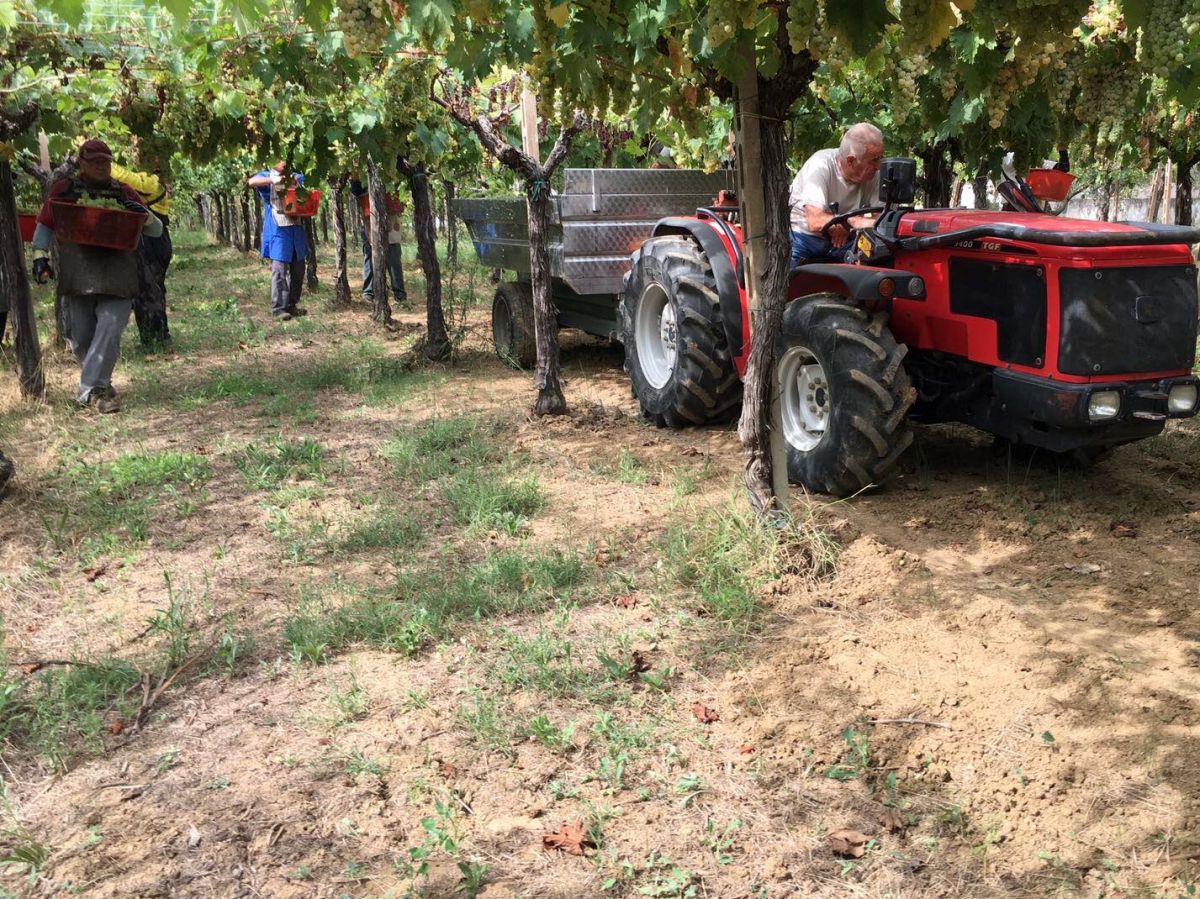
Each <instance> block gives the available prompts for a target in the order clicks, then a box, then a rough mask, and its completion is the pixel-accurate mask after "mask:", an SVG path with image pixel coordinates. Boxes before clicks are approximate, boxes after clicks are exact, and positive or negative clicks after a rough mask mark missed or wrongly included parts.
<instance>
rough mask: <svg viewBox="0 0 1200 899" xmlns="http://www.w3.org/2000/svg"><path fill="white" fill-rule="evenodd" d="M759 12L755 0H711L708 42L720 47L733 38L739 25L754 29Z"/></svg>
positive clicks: (709, 5)
mask: <svg viewBox="0 0 1200 899" xmlns="http://www.w3.org/2000/svg"><path fill="white" fill-rule="evenodd" d="M757 14H758V4H757V3H755V2H754V0H709V4H708V31H707V37H708V42H709V43H710V44H711V45H712V46H714V47H719V46H721V44H723V43H725V42H726V41H728V40H732V39H733V36H734V34H736V33H737V30H738V28H739V27H741V28H743V29H746V30H752V29H753V28H754V20H755V17H756V16H757Z"/></svg>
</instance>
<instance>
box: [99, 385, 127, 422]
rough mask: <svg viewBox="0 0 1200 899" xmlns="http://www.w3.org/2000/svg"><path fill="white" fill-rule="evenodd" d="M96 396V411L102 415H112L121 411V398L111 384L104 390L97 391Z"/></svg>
mask: <svg viewBox="0 0 1200 899" xmlns="http://www.w3.org/2000/svg"><path fill="white" fill-rule="evenodd" d="M94 395H95V397H96V411H97V412H99V413H100V414H101V415H111V414H112V413H114V412H120V411H121V398H120V397H118V396H117V391H116V390H114V389H113V387H112V385H111V384H110V385H109V386H108V387H105V388H104V389H103V390H100V391H97V392H96V393H95V394H94Z"/></svg>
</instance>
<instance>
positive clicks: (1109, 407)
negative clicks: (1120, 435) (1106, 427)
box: [1088, 390, 1121, 421]
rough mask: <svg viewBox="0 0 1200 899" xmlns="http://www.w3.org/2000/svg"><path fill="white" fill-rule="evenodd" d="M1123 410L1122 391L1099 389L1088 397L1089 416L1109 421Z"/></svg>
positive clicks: (1093, 419)
mask: <svg viewBox="0 0 1200 899" xmlns="http://www.w3.org/2000/svg"><path fill="white" fill-rule="evenodd" d="M1120 411H1121V393H1120V391H1117V390H1097V391H1096V392H1095V393H1093V394H1092V395H1091V396H1090V397H1088V418H1090V419H1091V420H1092V421H1107V420H1108V419H1110V418H1116V417H1117V413H1118V412H1120Z"/></svg>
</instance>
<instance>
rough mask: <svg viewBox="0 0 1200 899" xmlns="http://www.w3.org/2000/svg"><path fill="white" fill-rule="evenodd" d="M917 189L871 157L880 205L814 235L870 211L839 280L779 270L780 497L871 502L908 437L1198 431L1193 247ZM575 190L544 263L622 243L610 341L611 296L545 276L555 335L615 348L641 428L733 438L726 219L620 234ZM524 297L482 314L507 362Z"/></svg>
mask: <svg viewBox="0 0 1200 899" xmlns="http://www.w3.org/2000/svg"><path fill="white" fill-rule="evenodd" d="M579 171H591V172H593V173H594V172H596V171H603V170H579ZM642 174H644V175H645V174H650V173H642ZM914 180H915V165H914V163H913V162H912V160H907V159H888V160H884V161H883V165H882V167H881V171H880V184H881V190H880V193H881V196H882V203H881V205H880V206H878V207H872V208H870V209H855V210H850V211H847V212H846V213H844V214H842V215H839V216H837V217H836V218H835V219H833V221H831V222H830V223H829V225H828V226H827V227H829V228H832V227H833V226H834V225H837V224H844V223H846V222H848V220H849V219H851V218H853V217H856V216H860V215H863V214H865V213H867V212H870V213H874V214H877V216H878V217H877V218H876V219H875V220H874V221H873V225H872V227H871V228H870V229H868V230H862V231H859V232H857V233H856V234H855V235H854V238H853V241H852V249H851V250H850V251H849V253H848V254H847V261H846V262H845V263H827V262H816V263H811V264H804V263H802V264H800V265H799V266H797V267H796V268H795V269H793V271H792V273H791V279H790V282H789V285H788V297H789V300H788V304H787V307H786V309H785V312H784V321H783V331H782V333H781V334H780V336H779V346H778V350H779V363H778V365H779V368H778V377H779V384H780V388H781V398H782V410H781V413H782V415H781V418H782V424H783V434H784V437H785V439H786V444H787V456H788V474H789V477H790V478H791V480H792V481H793V482H794V483H799V484H802V485H804V487H806V488H807V489H809V490H812V491H816V492H827V493H831V494H834V495H837V496H845V495H849V494H852V493H855V492H857V491H859V490H861V489H863V488H865V487H867V486H869V485H871V484H879V483H881V482H882V481H884V480H885V479H886V478H887V477H888V475H889V474H890V473H891V472H892V470H893V468H894V466H895V464H896V462H897V460H898V459H899V458H900V456H901V455H902V454H903V453H904V451H905V449H906V448H907V447H908V446H909V445H910V444H911V443H912V432H911V430H910V427H909V425H910V422H945V421H958V422H964V423H966V424H970V425H973V426H975V427H977V428H980V429H981V430H984V431H987V432H989V433H992V434H995V435H997V436H998V437H1001V438H1003V439H1005V440H1008V441H1010V442H1012V443H1014V444H1024V445H1029V446H1033V447H1040V448H1043V449H1046V450H1049V451H1052V452H1055V453H1062V454H1070V455H1072V456H1073V457H1075V458H1076V459H1079V460H1083V461H1091V460H1093V459H1095V458H1097V457H1098V456H1100V455H1101V454H1103V453H1104V452H1105V451H1106V450H1108V449H1110V448H1111V447H1114V446H1116V445H1119V444H1122V443H1128V442H1130V441H1134V440H1139V439H1142V438H1145V437H1150V436H1153V435H1155V434H1158V433H1159V432H1161V431H1162V429H1163V427H1164V425H1165V423H1166V421H1167V419H1169V418H1185V417H1189V416H1192V415H1195V414H1196V411H1197V378H1196V375H1195V374H1194V373H1193V370H1192V366H1193V363H1194V361H1195V356H1196V330H1197V278H1196V267H1195V265H1194V262H1193V258H1192V254H1191V250H1190V246H1189V245H1190V244H1192V243H1195V242H1197V241H1200V231H1197V230H1194V229H1190V228H1181V227H1176V226H1165V225H1155V224H1148V223H1123V222H1120V223H1110V222H1096V221H1084V220H1078V219H1067V218H1060V217H1056V216H1053V215H1049V214H1046V213H1044V212H1042V211H1041V208H1040V206H1039V204H1038V202H1037V199H1036V198H1035V197H1034V195H1033V192H1032V191H1031V190H1030V188H1029V186H1028V184H1027V183H1026V182H1024V181H1023V180H1021V179H1015V180H1006V181H1005V182H1003V183H1002V185H1001V192H1002V193H1003V194H1004V196H1005V198H1006V200H1007V201H1008V205H1009V206H1010V208H1011V211H1005V212H990V211H976V210H964V209H915V208H913V207H912V206H911V205H908V204H911V202H912V200H913V196H914V188H913V184H914ZM582 193H583V194H584V201H585V202H583V203H582V204H581V208H584V207H586V208H590V209H591V210H592V214H591V216H590V217H588V216H583V218H584V219H586V221H576V220H574V219H572V218H571V217H570V216H569V215H567V213H566V210H567V209H568V208H570V203H569V201H571V200H572V197H571V196H570V195H569V194H568V195H564V196H563V197H562V208H563V214H562V215H561V217H560V218H561V221H559V222H558V224H559V225H560V226H561V229H562V231H561V234H562V245H561V253H560V255H559V256H558V257H553V256H552V262H555V263H556V264H558V265H559V267H560V269H562V270H563V271H566V272H568V273H569V272H570V271H572V269H570V265H571V264H573V262H574V261H578V262H579V264H580V268H579V269H578V271H580V272H583V273H587V272H591V271H594V270H595V269H596V268H597V267H598V266H600V265H601V263H600V262H599V261H598V260H601V259H611V258H617V257H615V256H611V255H610V256H604V255H603V253H602V252H592V254H591V255H588V254H587V252H584V249H581V250H580V251H579V255H574V256H573V255H572V253H571V251H570V247H571V246H572V243H571V242H572V240H577V242H578V245H579V246H580V247H583V248H585V249H586V250H588V251H595V250H601V251H604V252H608V251H609V250H610V248H609V247H607V246H604V247H601V246H599V245H600V244H602V243H603V241H604V240H606V239H607V238H606V237H605V236H604V235H605V234H606V233H607V232H606V231H605V229H617V231H619V233H620V234H621V236H623V237H625V238H626V239H628V238H629V237H630V235H631V234H632V235H634V239H636V241H637V243H635V244H634V245H635V246H636V249H634V250H633V253H632V264H631V266H630V268H629V271H628V273H627V274H625V275H624V283H623V287H622V289H621V291H620V295H619V303H617V304H616V306H617V309H616V312H617V315H616V322H615V323H614V322H613V321H612V318H611V316H609V315H605V314H604V310H605V309H606V308H607V309H612V307H613V305H614V304H613V302H612V300H611V299H610V300H609V302H608V304H607V306H606V305H605V303H604V302H602V301H600V300H599V298H598V297H597V296H596V295H595V294H593V292H592V289H591V288H589V287H586V286H583V287H582V289H580V288H581V286H582V285H583V284H584V283H590V284H594V285H595V286H601V287H602V286H603V285H604V283H605V282H602V281H599V280H597V281H594V282H584V281H583V280H580V281H579V282H578V283H577V284H576V285H575V286H574V287H572V286H568V285H564V284H563V283H562V280H563V279H562V278H560V277H559V275H558V274H556V278H555V300H556V303H557V304H558V308H559V319H560V324H562V325H564V326H570V327H579V328H582V329H583V330H586V331H589V332H590V333H595V334H601V335H603V336H613V337H616V338H617V339H619V340H620V341H621V343H622V344H623V345H624V349H625V367H626V369H627V370H628V372H629V375H630V378H631V379H632V381H633V392H634V395H635V396H636V397H637V399H638V401H639V402H640V404H641V408H642V411H643V413H644V414H645V415H646V416H647V417H648V418H650V419H651V420H653V421H654V422H656V423H658V424H660V425H663V426H670V427H677V426H686V425H704V424H709V423H715V422H723V421H728V420H730V419H731V418H732V417H733V416H734V415H735V414H736V413H737V410H738V408H739V406H740V401H741V378H742V376H743V375H744V374H745V369H746V361H747V356H748V354H749V348H750V318H749V314H748V310H747V302H746V292H745V278H744V264H743V255H742V231H741V227H740V225H739V224H738V216H737V206H736V205H735V204H733V203H721V202H718V205H715V206H711V207H706V208H700V209H698V210H697V211H696V213H695V214H694V215H686V216H683V215H681V216H668V217H664V218H659V219H657V220H656V221H655V222H654V223H653V224H652V225H651V224H650V223H647V226H646V229H644V230H642V231H641V232H638V231H637V229H636V228H634V227H633V223H630V222H623V221H611V220H608V219H606V218H605V213H604V211H603V203H602V202H601V201H602V200H603V199H605V198H604V197H602V196H601V195H600V192H599V191H598V190H597V188H596V180H595V175H594V174H593V180H592V194H591V195H590V200H589V199H588V197H587V195H586V191H582ZM726 196H728V195H726ZM643 199H644V198H643ZM475 202H477V203H478V202H487V201H475ZM589 203H590V206H589ZM613 208H614V209H616V208H619V204H614V206H613ZM465 217H466V218H468V221H469V224H471V227H472V231H473V234H474V235H475V238H476V246H477V247H479V248H480V255H481V257H482V258H484V259H485V260H488V259H489V258H490V259H492V260H496V259H499V256H498V255H497V253H496V245H495V244H489V243H488V239H491V240H493V241H495V240H497V239H498V238H497V235H498V233H499V232H498V231H497V230H496V228H495V225H494V223H491V230H489V228H488V225H489V223H487V222H482V223H481V222H478V221H476V222H471V221H470V218H471V216H470V215H467V216H465ZM484 218H486V216H485V217H484ZM477 225H482V227H481V229H479V230H477V227H476V226H477ZM572 228H578V230H577V231H572ZM502 230H503V229H501V231H502ZM647 230H648V231H649V234H648V236H647V233H646V232H647ZM573 235H574V236H573ZM613 237H614V239H615V235H613ZM481 242H482V243H481ZM501 242H503V241H502V240H501ZM514 244H519V240H517V241H512V242H510V243H509V244H507V245H506V246H507V249H509V250H511V249H512V248H513V245H514ZM488 253H491V254H492V255H491V256H490V257H489V255H488ZM509 258H512V257H511V254H510V255H509ZM564 260H566V261H564ZM589 266H590V268H588V267H589ZM514 267H515V266H514ZM523 283H524V282H521V281H520V280H518V281H516V282H511V283H509V284H505V285H502V287H501V291H500V292H499V293H498V294H497V305H496V306H495V307H494V309H493V330H494V332H495V336H496V343H497V349H498V351H500V352H501V354H502V355H507V357H508V358H510V359H511V358H514V357H516V356H519V355H520V354H521V346H520V345H519V344H520V341H519V340H516V339H515V338H514V334H515V333H516V331H519V330H521V328H523V327H525V326H523V325H522V326H521V327H517V328H516V331H514V327H515V326H514V322H519V321H520V320H528V316H529V315H531V312H528V311H525V310H523V309H522V308H520V307H521V305H522V304H523V303H524V302H525V300H524V297H525V295H526V292H527V287H526V288H522V284H523ZM523 291H525V292H523ZM609 297H610V298H611V294H610V295H609ZM525 355H526V356H527V355H528V349H527V348H526V350H525ZM517 361H522V360H520V359H518V360H517Z"/></svg>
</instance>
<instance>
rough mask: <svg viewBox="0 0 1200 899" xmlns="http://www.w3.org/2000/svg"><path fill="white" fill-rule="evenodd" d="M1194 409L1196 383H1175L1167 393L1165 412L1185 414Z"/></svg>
mask: <svg viewBox="0 0 1200 899" xmlns="http://www.w3.org/2000/svg"><path fill="white" fill-rule="evenodd" d="M1195 409H1196V385H1195V384H1176V385H1175V386H1174V387H1172V388H1171V389H1170V391H1168V393H1167V412H1169V413H1170V414H1171V415H1187V414H1188V413H1190V412H1194V411H1195Z"/></svg>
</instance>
